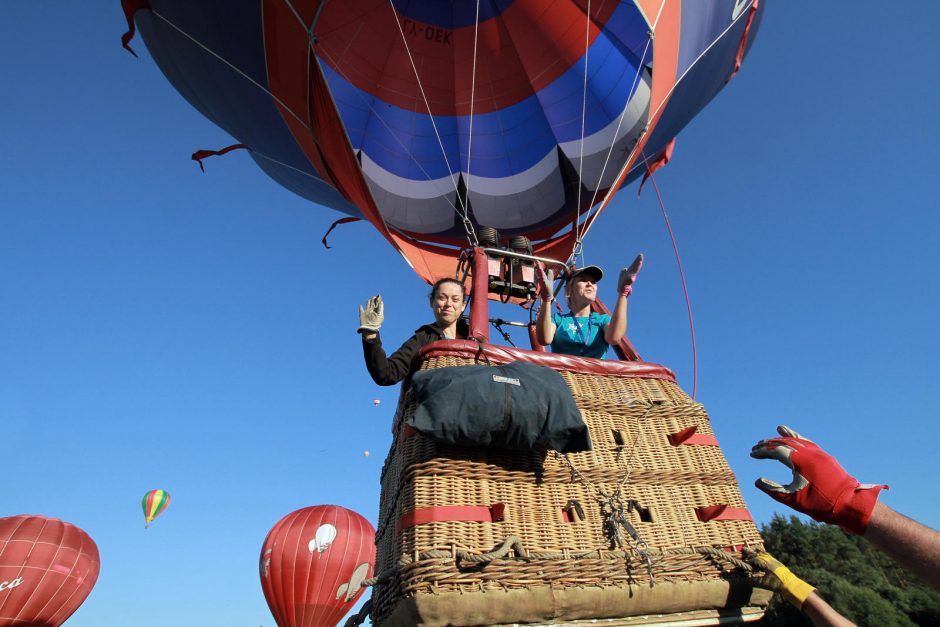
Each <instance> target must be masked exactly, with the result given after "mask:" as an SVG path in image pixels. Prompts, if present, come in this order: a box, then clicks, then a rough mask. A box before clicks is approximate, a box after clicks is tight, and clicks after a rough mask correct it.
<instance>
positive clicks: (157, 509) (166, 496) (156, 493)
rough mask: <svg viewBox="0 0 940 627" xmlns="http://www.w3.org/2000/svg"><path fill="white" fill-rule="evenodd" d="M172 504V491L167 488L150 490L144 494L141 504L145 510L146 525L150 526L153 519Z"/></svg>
mask: <svg viewBox="0 0 940 627" xmlns="http://www.w3.org/2000/svg"><path fill="white" fill-rule="evenodd" d="M169 504H170V493H169V492H167V491H166V490H150V491H149V492H147V493H146V494H144V498H143V499H141V501H140V506H141V508H142V509H143V510H144V526H145V527H149V526H150V523H152V522H153V519H154V518H156V517H157V516H159V515H160V514H162V513H163V510H165V509H166V508H167V506H168V505H169Z"/></svg>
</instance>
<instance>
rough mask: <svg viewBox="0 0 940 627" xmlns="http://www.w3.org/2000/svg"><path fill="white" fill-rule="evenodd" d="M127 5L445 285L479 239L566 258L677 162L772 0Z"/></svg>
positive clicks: (214, 110) (192, 83) (173, 78)
mask: <svg viewBox="0 0 940 627" xmlns="http://www.w3.org/2000/svg"><path fill="white" fill-rule="evenodd" d="M123 5H124V8H125V13H126V15H127V18H128V22H129V25H130V28H131V30H130V31H129V32H128V33H127V34H126V35H125V37H124V43H125V45H126V46H128V47H129V42H130V40H131V38H132V37H133V30H134V21H136V25H137V26H138V27H139V29H140V32H141V35H142V36H143V39H144V41H145V42H146V44H147V47H148V48H149V50H150V52H151V54H152V55H153V58H154V59H155V61H156V62H157V64H158V65H159V67H160V69H161V70H162V71H163V73H164V74H165V75H166V77H167V78H168V79H169V80H170V82H171V83H172V84H173V86H174V87H176V89H177V90H178V91H179V92H180V93H181V94H182V95H183V96H184V97H185V98H186V99H187V100H188V101H189V102H190V103H191V104H192V105H193V106H194V107H195V108H197V109H198V110H199V111H200V112H202V113H203V114H204V115H205V116H206V117H208V118H209V119H210V120H212V121H213V122H215V123H216V124H217V125H218V126H220V127H221V128H223V129H224V130H226V131H227V132H229V133H230V134H231V135H233V136H234V137H235V138H236V140H237V141H238V142H239V143H238V144H236V145H234V146H233V147H238V148H247V149H248V150H249V153H250V155H251V157H252V158H253V159H254V160H255V162H256V163H257V164H258V165H259V166H260V167H261V169H262V170H264V171H265V172H266V173H267V174H268V175H270V176H271V177H272V178H274V179H275V180H276V181H278V182H279V183H281V184H282V185H283V186H284V187H286V188H288V189H290V190H292V191H294V192H296V193H298V194H300V195H301V196H303V197H305V198H307V199H309V200H311V201H312V202H313V203H315V204H316V205H319V206H322V207H329V208H332V209H335V210H337V211H339V212H342V213H344V214H347V216H349V218H346V220H349V219H353V218H365V219H366V220H368V221H369V222H371V223H372V225H373V226H374V227H375V228H376V229H378V230H379V232H380V233H381V234H382V235H383V237H385V238H386V239H387V240H388V242H389V243H390V244H391V245H392V246H394V247H395V248H396V249H397V250H398V251H399V252H400V253H401V254H402V255H403V256H404V257H406V258H407V259H408V260H409V262H410V264H411V265H412V267H413V268H414V270H415V271H416V272H417V273H418V274H419V275H420V276H422V277H423V278H424V279H426V280H428V282H433V280H435V279H437V278H441V277H443V276H453V275H454V266H455V263H456V259H457V257H458V255H459V254H460V249H461V248H462V247H467V246H468V244H469V245H471V246H476V245H478V244H481V243H485V241H484V240H485V239H486V238H484V236H483V231H482V230H481V229H482V228H483V227H486V228H487V229H497V230H498V233H499V234H500V236H501V238H502V239H503V240H505V239H506V238H511V237H513V236H524V237H525V238H527V239H528V240H530V242H531V245H532V252H533V253H534V254H536V255H541V256H542V257H547V258H552V259H555V260H559V261H563V260H566V259H569V258H572V257H573V256H574V253H575V252H577V250H578V246H579V243H580V242H581V240H582V238H583V236H584V234H585V233H586V232H587V231H588V229H589V228H590V227H591V226H592V225H593V224H594V221H595V219H596V218H597V216H598V215H599V213H600V212H601V211H603V210H604V209H605V208H606V207H607V206H608V205H609V203H610V201H611V198H612V196H613V194H614V193H616V191H617V190H618V189H619V188H620V187H621V186H622V185H623V184H624V183H626V182H629V181H631V180H633V179H636V178H638V177H640V176H642V175H644V174H645V173H646V172H648V171H649V170H650V169H652V168H653V167H655V165H656V164H661V163H664V162H665V160H666V157H667V156H668V155H667V152H671V146H672V140H673V139H674V138H675V136H676V134H677V133H679V131H680V130H681V129H682V128H683V127H684V126H685V125H686V124H687V123H688V122H689V121H690V120H691V119H692V118H693V117H694V116H695V115H696V114H697V113H698V112H699V111H700V110H701V109H702V108H703V107H704V106H705V105H706V104H707V103H708V102H709V101H710V100H711V99H712V98H713V97H714V96H715V95H716V94H717V93H718V92H719V91H720V90H721V89H722V87H723V86H724V85H725V84H726V83H727V82H728V80H729V79H730V78H731V77H732V76H734V74H735V73H736V72H737V69H738V68H739V67H740V65H741V62H742V59H743V57H744V54H745V52H746V51H747V48H748V46H749V44H750V42H751V41H752V40H753V35H754V33H755V32H756V30H757V27H758V24H759V22H760V19H761V16H762V13H763V7H764V5H765V3H764V2H761V3H758V1H757V0H632V1H623V2H594V3H588V2H584V1H583V0H557V1H554V2H552V3H550V4H549V5H546V3H545V0H506V1H501V2H484V3H478V2H476V0H455V1H452V2H440V0H424V1H420V0H414V1H409V2H401V1H391V2H389V1H387V0H345V1H344V2H322V1H321V0H297V1H295V2H290V3H278V2H262V3H259V2H256V1H254V0H238V1H235V0H233V1H231V2H226V3H224V5H223V4H219V3H199V2H188V1H186V0H149V2H143V1H142V0H136V1H135V0H124V2H123ZM233 147H229V148H233ZM667 149H668V150H667ZM219 152H223V151H219ZM199 156H200V155H199V154H197V155H194V158H197V157H199Z"/></svg>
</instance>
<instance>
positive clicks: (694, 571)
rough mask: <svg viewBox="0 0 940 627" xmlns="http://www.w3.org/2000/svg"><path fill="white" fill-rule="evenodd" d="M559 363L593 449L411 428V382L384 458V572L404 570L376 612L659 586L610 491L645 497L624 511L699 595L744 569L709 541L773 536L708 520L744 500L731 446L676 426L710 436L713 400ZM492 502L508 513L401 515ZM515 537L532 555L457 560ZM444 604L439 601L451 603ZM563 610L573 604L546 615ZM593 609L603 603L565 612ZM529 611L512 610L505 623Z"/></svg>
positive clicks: (378, 591) (382, 588)
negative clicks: (526, 594)
mask: <svg viewBox="0 0 940 627" xmlns="http://www.w3.org/2000/svg"><path fill="white" fill-rule="evenodd" d="M473 363H474V362H473V361H472V360H469V359H465V358H461V357H451V356H447V357H433V358H431V359H429V360H427V361H426V362H425V363H424V364H423V366H422V367H423V368H424V369H427V368H442V367H450V366H463V365H471V364H473ZM561 374H562V376H563V377H564V379H565V381H566V383H567V384H568V386H569V387H570V389H571V392H572V395H573V396H574V399H575V402H576V403H577V405H578V407H579V409H580V410H581V412H582V415H583V416H584V419H585V422H586V423H587V425H588V428H589V430H590V432H591V438H592V441H593V445H594V448H593V450H591V451H585V452H582V453H576V454H571V455H568V456H562V455H559V454H556V453H554V452H547V453H546V452H536V451H522V452H520V451H506V450H497V449H482V448H468V447H457V446H450V445H445V444H441V443H438V442H435V441H433V440H431V439H430V438H427V437H425V436H423V435H421V434H417V433H410V434H409V433H408V432H407V430H405V429H403V423H404V419H405V418H406V417H407V416H409V415H410V414H411V413H413V412H414V409H415V406H414V399H413V398H412V395H411V393H410V391H409V390H407V389H405V390H404V391H403V393H402V397H401V399H400V401H399V405H398V409H397V412H396V417H395V427H394V430H395V432H396V437H395V438H394V441H393V443H392V447H391V450H390V452H389V456H388V458H387V459H386V462H385V466H384V468H383V471H382V495H381V502H380V514H379V527H378V531H377V543H378V555H377V561H378V563H377V572H380V573H382V572H386V573H393V576H392V578H391V580H389V581H387V582H384V583H382V584H379V585H377V586H376V588H375V590H374V592H373V619H374V620H375V621H376V623H377V624H382V623H383V620H385V619H386V618H389V617H391V616H393V615H400V614H401V612H400V611H396V607H397V606H398V605H400V604H401V603H407V604H408V605H409V607H412V606H417V607H419V608H420V606H421V598H422V595H441V594H449V593H455V592H456V593H461V594H470V595H481V598H480V602H489V601H492V600H493V598H494V597H495V595H491V596H490V597H489V598H488V597H486V596H483V595H485V594H486V591H487V590H497V589H498V590H503V591H506V590H516V589H520V590H525V589H527V588H533V587H539V586H545V585H550V586H552V587H553V588H559V587H562V588H567V587H572V586H573V587H579V586H580V587H585V586H587V587H588V588H587V589H588V590H590V589H596V590H598V591H600V590H603V589H605V588H610V587H621V586H624V585H643V584H645V585H647V586H648V574H647V570H646V562H645V560H644V559H642V558H641V556H640V555H639V553H638V552H637V551H636V550H635V549H634V547H633V541H632V540H630V539H629V538H626V539H627V541H628V542H627V544H626V545H624V546H620V547H618V546H614V545H613V544H612V542H611V539H610V537H609V536H608V534H607V532H606V531H605V520H606V519H605V516H604V515H603V513H602V504H603V503H602V501H603V500H604V499H603V498H602V497H601V494H605V495H608V496H609V495H613V494H617V495H618V496H619V502H621V503H623V504H624V505H627V504H629V503H630V502H631V501H632V502H634V503H635V504H636V505H637V507H634V508H633V509H632V511H625V517H626V519H627V520H628V521H629V522H630V523H631V524H632V525H633V526H634V527H635V528H636V530H637V531H638V532H639V534H640V536H641V537H642V539H643V540H644V541H645V542H646V543H647V544H648V545H649V547H650V552H651V554H652V555H654V566H653V572H654V576H655V579H656V581H657V582H665V581H669V582H672V583H677V584H682V585H684V586H686V588H684V589H688V590H690V591H691V592H689V594H688V597H689V598H690V599H693V598H694V599H696V601H694V603H698V604H700V605H701V604H702V603H703V601H702V600H701V599H698V597H697V596H696V594H694V593H693V592H694V590H693V588H690V587H689V586H693V587H694V586H695V585H696V582H704V581H716V580H724V581H726V582H727V581H730V580H734V579H735V578H738V579H741V578H742V577H743V575H744V573H743V572H742V571H741V570H740V569H737V568H736V567H734V566H733V565H731V566H729V564H731V562H730V561H724V560H722V559H719V558H715V557H714V556H706V555H703V554H702V553H701V552H697V551H698V550H699V547H713V548H714V547H717V548H720V549H721V550H722V551H720V552H719V553H721V552H724V553H725V554H727V555H728V556H729V557H731V556H734V555H739V553H738V551H739V549H740V547H742V546H755V545H759V544H760V543H761V538H760V535H759V534H758V532H757V529H756V527H755V525H754V523H753V522H752V521H750V520H720V521H710V522H701V521H700V520H699V519H698V517H697V516H696V508H699V507H707V506H713V505H726V506H728V507H730V508H744V507H745V504H744V501H743V499H742V497H741V493H740V489H739V487H738V484H737V481H736V479H735V477H734V474H733V473H732V471H731V469H730V467H729V466H728V463H727V461H726V460H725V457H724V455H723V454H722V452H721V449H720V448H719V447H718V446H708V445H702V444H692V445H685V444H684V445H678V446H674V445H673V444H671V443H670V441H669V438H668V436H669V435H671V434H675V433H677V432H679V431H681V430H683V429H687V428H689V427H692V426H694V427H696V433H697V434H699V435H706V436H710V435H712V431H711V427H710V424H709V420H708V416H707V414H706V412H705V410H704V408H703V407H702V406H701V405H700V404H698V403H695V402H694V401H692V400H691V399H690V398H689V397H688V396H687V395H686V394H685V393H684V392H683V391H682V390H681V389H680V388H679V387H678V386H677V385H676V384H675V383H672V382H670V381H664V380H660V379H640V378H636V377H618V376H604V375H588V374H580V373H572V372H562V373H561ZM494 505H501V506H502V508H501V509H502V511H503V512H504V515H503V517H502V518H501V519H494V520H493V521H486V522H479V521H462V520H442V521H435V522H428V523H424V524H417V525H410V526H409V525H408V524H404V525H402V524H401V517H402V516H403V515H405V514H408V513H409V512H413V511H415V510H418V511H421V510H423V509H425V508H435V507H438V508H439V507H448V506H474V507H484V508H485V507H491V506H494ZM581 512H583V517H582V516H581V515H580V514H581ZM508 537H516V538H519V539H520V540H521V542H522V546H523V547H524V550H525V551H527V552H528V554H529V558H528V559H521V558H520V556H519V555H518V554H517V552H510V553H509V554H508V555H505V556H500V558H498V559H495V560H494V561H492V562H490V563H488V564H486V565H485V566H480V565H476V566H472V567H468V565H467V564H460V563H459V562H460V560H459V559H458V558H457V554H458V553H459V552H463V553H464V554H474V555H479V554H483V553H487V552H488V551H491V550H493V549H494V547H496V546H498V545H500V544H501V543H503V542H504V541H505V540H506V539H507V538H508ZM710 585H711V584H710ZM670 589H671V590H675V589H677V588H676V587H675V586H673V587H672V588H670ZM488 599H489V600H488ZM438 600H439V599H438ZM726 600H727V599H717V600H715V601H714V607H718V608H720V607H722V606H721V605H720V602H724V601H726ZM439 605H440V604H439V603H438V604H436V605H435V608H437V609H436V610H435V611H438V612H439V611H440V610H439ZM666 606H670V607H674V608H677V609H676V611H679V610H680V609H681V611H690V610H697V609H710V607H711V606H707V604H706V606H707V607H684V606H682V604H681V603H679V604H678V605H676V604H675V603H673V602H672V601H670V602H668V603H665V602H664V607H666ZM588 607H590V603H588ZM399 609H400V608H399ZM622 609H623V613H622V614H619V615H618V616H630V615H632V614H631V613H630V608H629V603H626V604H625V607H624V608H622ZM412 611H415V610H412ZM507 611H508V612H510V613H512V610H511V609H510V608H507ZM586 611H590V610H586ZM607 617H610V615H609V614H608V615H607ZM553 618H562V617H561V616H547V617H546V619H553ZM581 618H593V616H589V615H586V616H570V615H569V616H564V619H565V620H571V619H581ZM439 620H442V621H443V623H444V624H446V623H450V624H455V625H458V624H474V623H465V622H461V620H462V619H461V617H460V616H451V617H444V618H439ZM518 620H519V618H518V617H516V618H514V617H513V616H511V615H507V616H500V617H499V620H498V621H493V622H507V623H508V622H516V621H518ZM428 624H437V623H435V622H434V621H430V622H429V623H428Z"/></svg>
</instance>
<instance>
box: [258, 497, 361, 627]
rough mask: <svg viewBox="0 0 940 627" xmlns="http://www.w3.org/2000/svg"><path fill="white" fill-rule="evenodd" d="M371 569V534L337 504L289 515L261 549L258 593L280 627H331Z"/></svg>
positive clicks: (355, 596) (353, 599)
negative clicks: (261, 595) (259, 588)
mask: <svg viewBox="0 0 940 627" xmlns="http://www.w3.org/2000/svg"><path fill="white" fill-rule="evenodd" d="M374 569H375V529H373V528H372V525H371V524H369V521H367V520H366V519H365V518H363V517H362V516H360V515H359V514H357V513H356V512H353V511H350V510H348V509H346V508H345V507H340V506H338V505H317V506H314V507H305V508H303V509H299V510H297V511H295V512H291V513H290V514H288V515H287V516H285V517H284V518H282V519H281V520H279V521H278V522H277V524H275V525H274V527H272V528H271V531H269V532H268V536H267V538H265V540H264V545H263V546H262V547H261V562H260V571H261V573H260V574H261V589H262V590H263V591H264V598H265V599H266V600H267V602H268V607H269V608H271V613H272V614H273V615H274V620H275V621H277V624H278V625H279V627H334V625H336V624H337V623H338V622H339V621H340V620H341V619H342V618H343V616H344V615H345V614H346V613H347V612H348V611H349V610H350V609H351V608H352V607H353V605H354V604H355V603H356V600H357V599H358V598H359V597H360V596H361V595H362V591H363V588H362V587H361V586H360V585H359V584H360V583H361V582H362V581H363V580H364V579H367V578H369V577H371V576H372V573H373V570H374Z"/></svg>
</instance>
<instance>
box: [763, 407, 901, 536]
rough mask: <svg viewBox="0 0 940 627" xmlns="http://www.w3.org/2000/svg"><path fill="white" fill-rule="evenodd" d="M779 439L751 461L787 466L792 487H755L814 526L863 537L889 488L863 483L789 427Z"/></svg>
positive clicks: (766, 481)
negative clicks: (819, 524)
mask: <svg viewBox="0 0 940 627" xmlns="http://www.w3.org/2000/svg"><path fill="white" fill-rule="evenodd" d="M777 433H779V434H780V435H781V437H779V438H770V439H769V440H761V441H760V442H758V443H757V444H756V445H754V447H753V448H752V449H751V457H754V458H757V459H776V460H777V461H779V462H782V463H783V464H786V466H787V467H789V468H790V469H791V470H792V471H793V481H791V482H790V483H789V484H787V485H781V484H779V483H777V482H776V481H771V480H769V479H766V478H764V477H761V478H760V479H758V480H757V482H756V483H755V485H756V486H757V487H758V489H760V490H762V491H764V492H766V493H767V494H768V495H770V497H771V498H773V499H776V500H777V501H780V502H781V503H783V504H784V505H787V506H789V507H792V508H793V509H795V510H797V511H798V512H802V513H804V514H807V515H808V516H810V517H812V518H813V519H814V520H817V521H819V522H824V523H830V524H833V525H838V526H840V527H842V528H843V529H845V530H846V531H848V532H850V533H854V534H857V535H862V534H864V533H865V529H866V528H867V527H868V521H869V519H870V518H871V512H872V510H873V509H874V507H875V502H876V501H877V500H878V493H879V492H881V490H882V489H883V488H885V489H886V488H888V486H886V485H871V484H867V485H864V484H861V483H859V482H858V480H857V479H856V478H855V477H853V476H851V475H850V474H849V473H847V472H846V471H845V469H844V468H842V466H840V465H839V462H837V461H836V460H835V458H833V457H832V456H831V455H829V454H828V453H827V452H826V451H824V450H822V449H821V448H819V446H818V445H817V444H816V443H815V442H813V441H812V440H807V439H806V438H804V437H802V436H801V435H800V434H799V433H797V432H796V431H793V430H791V429H790V428H789V427H786V426H783V425H781V426H779V427H777Z"/></svg>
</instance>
